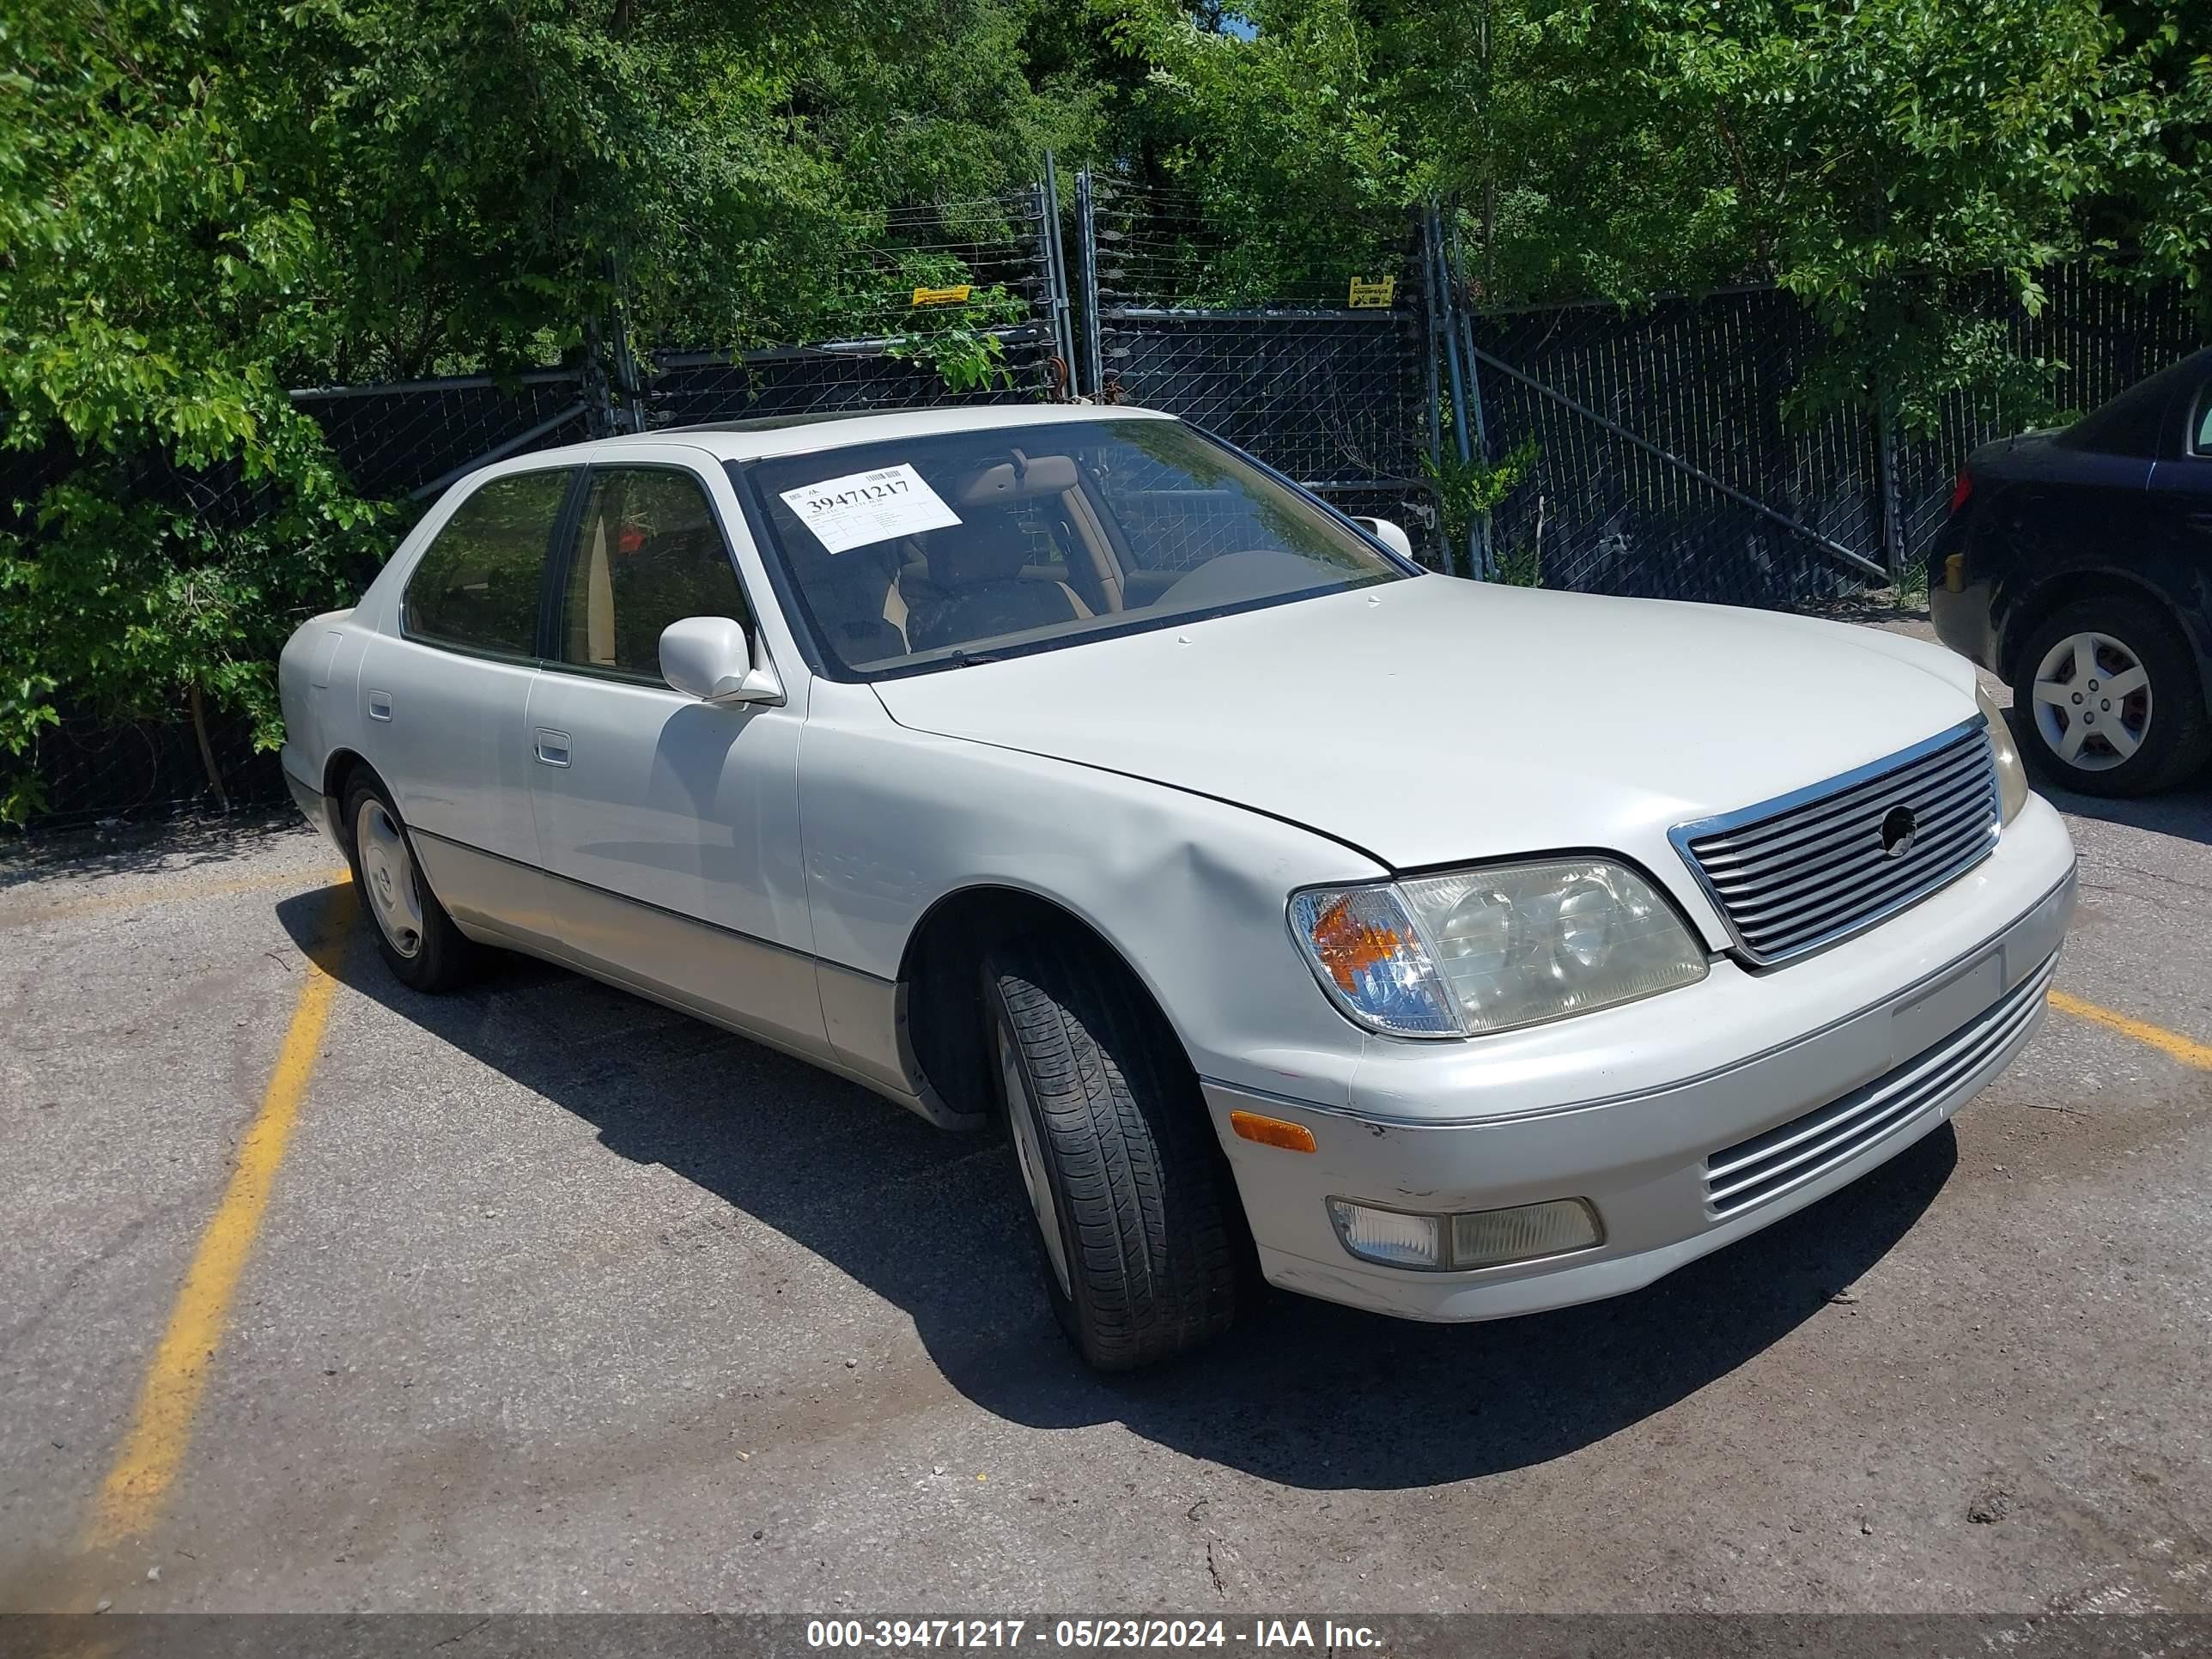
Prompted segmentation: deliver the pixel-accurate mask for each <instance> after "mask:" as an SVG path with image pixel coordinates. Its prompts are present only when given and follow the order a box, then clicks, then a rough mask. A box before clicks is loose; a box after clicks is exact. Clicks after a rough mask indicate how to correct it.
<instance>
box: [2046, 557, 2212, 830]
mask: <svg viewBox="0 0 2212 1659" xmlns="http://www.w3.org/2000/svg"><path fill="white" fill-rule="evenodd" d="M2115 684H2118V685H2122V686H2125V687H2126V688H2127V689H2126V690H2124V692H2123V694H2122V695H2121V696H2118V697H2117V698H2115V697H2113V696H2110V695H2108V694H2109V693H2110V692H2111V690H2112V688H2113V686H2114V685H2115ZM2012 700H2013V708H2014V711H2015V720H2016V723H2017V724H2018V726H2020V728H2021V731H2020V740H2021V752H2022V753H2023V754H2024V755H2025V756H2026V757H2027V762H2028V763H2029V765H2031V766H2032V767H2033V768H2034V769H2035V772H2036V775H2038V776H2039V778H2041V779H2042V780H2043V781H2045V782H2046V783H2049V784H2052V785H2054V786H2056V787H2058V788H2061V789H2072V790H2076V791H2078V792H2079V793H2082V794H2085V795H2147V794H2149V793H2152V792H2153V791H2154V790H2159V789H2164V788H2167V787H2171V786H2172V785H2173V784H2177V783H2179V782H2180V781H2182V780H2183V779H2185V778H2186V777H2188V776H2189V775H2191V774H2192V773H2194V772H2195V771H2197V769H2199V768H2200V767H2202V766H2203V764H2204V763H2205V762H2206V761H2207V760H2208V759H2212V719H2208V717H2207V714H2206V711H2205V707H2204V684H2203V679H2202V678H2199V676H2198V674H2197V662H2196V659H2195V657H2194V655H2193V654H2192V653H2191V651H2190V649H2189V645H2188V642H2187V641H2185V639H2183V637H2182V636H2181V633H2180V630H2179V629H2177V628H2175V627H2174V625H2173V623H2172V620H2171V619H2170V618H2169V617H2166V615H2165V613H2164V612H2162V611H2160V609H2159V608H2158V607H2157V606H2156V605H2153V604H2151V603H2150V602H2149V601H2148V600H2145V599H2136V598H2134V597H2132V596H2130V595H2127V594H2121V593H2113V594H2106V595H2102V596H2100V597H2099V598H2096V599H2081V600H2077V601H2075V603H2073V604H2071V605H2063V606H2062V607H2060V608H2059V609H2058V610H2057V611H2054V612H2052V613H2051V616H2049V617H2045V619H2044V620H2043V621H2042V622H2041V623H2039V624H2037V626H2036V628H2035V630H2034V631H2033V633H2031V634H2030V635H2028V636H2027V641H2025V642H2024V643H2023V644H2022V645H2021V649H2020V653H2019V655H2018V656H2016V657H2015V659H2013V675H2012ZM2100 723H2101V729H2100ZM2069 747H2071V748H2074V749H2075V753H2074V754H2073V755H2071V756H2070V757H2069V755H2068V753H2067V752H2066V750H2067V749H2069Z"/></svg>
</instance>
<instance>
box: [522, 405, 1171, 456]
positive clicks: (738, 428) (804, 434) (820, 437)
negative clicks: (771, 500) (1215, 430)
mask: <svg viewBox="0 0 2212 1659" xmlns="http://www.w3.org/2000/svg"><path fill="white" fill-rule="evenodd" d="M1173 418H1174V416H1170V415H1166V414H1164V413H1162V412H1161V411H1160V410H1153V409H1138V408H1134V407H1131V406H1127V405H1109V404H1030V403H1021V404H963V405H961V406H960V407H958V408H957V409H900V410H868V411H865V412H857V413H837V414H807V415H778V416H768V417H766V418H764V419H760V420H751V421H720V422H712V423H708V424H705V425H700V426H684V427H661V428H658V429H656V430H654V431H651V432H636V433H624V434H623V435H621V436H620V437H616V438H599V439H594V440H592V441H591V442H588V443H580V444H570V445H568V446H566V447H563V448H560V449H545V450H538V451H536V452H534V453H532V455H531V456H530V459H532V460H533V461H536V462H538V463H539V464H541V465H542V464H544V463H545V462H547V461H554V460H558V461H581V460H590V459H594V458H596V457H600V456H605V455H609V454H617V453H621V452H623V450H628V449H636V448H640V447H644V446H647V445H651V444H682V445H684V446H685V447H688V448H692V449H703V450H705V451H707V452H708V453H709V454H711V455H713V456H714V457H715V459H718V460H724V461H751V460H758V459H762V458H763V457H764V456H769V455H796V454H804V453H808V452H810V451H813V450H820V449H842V448H843V447H846V446H848V445H849V444H868V443H877V442H880V441H883V440H884V439H888V438H918V437H926V436H929V435H933V434H936V433H940V432H988V431H992V430H994V429H998V428H1006V427H1028V426H1058V425H1061V424H1064V423H1066V422H1070V421H1095V420H1130V419H1134V420H1146V421H1165V420H1172V419H1173Z"/></svg>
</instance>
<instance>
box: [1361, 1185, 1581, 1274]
mask: <svg viewBox="0 0 2212 1659" xmlns="http://www.w3.org/2000/svg"><path fill="white" fill-rule="evenodd" d="M1328 1218H1329V1220H1330V1221H1331V1223H1333V1224H1334V1226H1335V1228H1336V1236H1337V1238H1338V1240H1339V1241H1340V1243H1342V1244H1343V1245H1344V1248H1345V1249H1347V1250H1349V1251H1350V1252H1351V1253H1352V1255H1356V1256H1358V1258H1359V1259H1360V1260H1361V1261H1374V1262H1379V1263H1381V1264H1382V1265H1383V1267H1413V1268H1417V1269H1419V1270H1421V1271H1423V1272H1426V1273H1442V1272H1448V1271H1450V1270H1453V1269H1465V1268H1470V1267H1500V1266H1503V1265H1504V1263H1506V1262H1509V1261H1534V1260H1536V1259H1537V1258H1538V1257H1540V1256H1547V1255H1565V1254H1566V1253H1567V1252H1568V1251H1570V1250H1587V1249H1590V1248H1591V1247H1592V1246H1593V1245H1595V1244H1600V1243H1604V1241H1605V1229H1604V1228H1603V1227H1602V1226H1601V1225H1599V1222H1598V1218H1597V1211H1596V1210H1595V1208H1593V1207H1592V1206H1591V1205H1590V1202H1589V1200H1588V1199H1585V1198H1556V1199H1552V1200H1548V1201H1547V1202H1545V1203H1542V1204H1519V1205H1516V1206H1513V1207H1512V1208H1511V1209H1508V1210H1475V1211H1472V1212H1468V1213H1467V1214H1465V1215H1417V1214H1412V1213H1409V1212H1406V1211H1403V1210H1385V1209H1382V1208H1379V1207H1378V1206H1375V1205H1372V1204H1355V1203H1353V1202H1352V1200H1350V1199H1345V1198H1332V1199H1331V1200H1328Z"/></svg>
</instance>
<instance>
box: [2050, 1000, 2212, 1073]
mask: <svg viewBox="0 0 2212 1659" xmlns="http://www.w3.org/2000/svg"><path fill="white" fill-rule="evenodd" d="M2051 1006H2052V1007H2054V1008H2056V1009H2057V1010H2058V1012H2060V1013H2062V1014H2072V1015H2073V1016H2074V1017H2075V1018H2076V1019H2086V1020H2091V1021H2093V1022H2094V1023H2096V1024H2099V1025H2105V1026H2109V1027H2110V1028H2111V1029H2112V1030H2115V1031H2118V1032H2119V1033H2120V1035H2121V1036H2131V1037H2133V1038H2134V1039H2135V1040H2136V1042H2140V1043H2142V1044H2144V1045H2145V1046H2146V1047H2148V1048H2155V1049H2157V1050H2158V1051H2159V1053H2160V1054H2171V1055H2172V1057H2173V1058H2174V1059H2176V1060H2179V1061H2180V1062H2181V1063H2182V1064H2183V1065H2184V1066H2195V1067H2196V1068H2197V1070H2198V1071H2200V1072H2212V1044H2207V1043H2203V1042H2197V1041H2196V1040H2195V1039H2194V1038H2191V1037H2185V1036H2182V1035H2181V1033H2180V1032H2179V1031H2169V1030H2166V1028H2165V1027H2164V1026H2163V1025H2153V1024H2150V1023H2149V1022H2148V1020H2141V1019H2136V1018H2131V1017H2130V1016H2129V1015H2126V1014H2119V1013H2114V1012H2112V1010H2111V1009H2110V1008H2100V1007H2099V1006H2097V1005H2096V1004H2095V1003H2093V1002H2084V1001H2082V1000H2081V998H2079V997H2077V996H2070V995H2069V994H2067V993H2066V992H2064V991H2057V990H2054V991H2052V992H2051Z"/></svg>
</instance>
